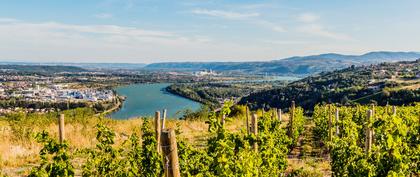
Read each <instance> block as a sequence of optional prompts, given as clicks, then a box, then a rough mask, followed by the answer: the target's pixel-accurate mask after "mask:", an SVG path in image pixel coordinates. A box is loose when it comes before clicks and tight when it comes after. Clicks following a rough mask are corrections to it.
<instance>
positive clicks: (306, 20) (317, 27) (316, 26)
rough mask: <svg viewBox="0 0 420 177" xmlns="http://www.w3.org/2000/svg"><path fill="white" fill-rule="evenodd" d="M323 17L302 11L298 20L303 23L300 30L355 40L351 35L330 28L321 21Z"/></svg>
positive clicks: (327, 36)
mask: <svg viewBox="0 0 420 177" xmlns="http://www.w3.org/2000/svg"><path fill="white" fill-rule="evenodd" d="M320 19H321V17H320V16H319V15H317V14H313V13H302V14H300V15H298V16H297V20H298V21H299V22H301V23H303V24H302V25H300V26H299V27H298V28H297V30H298V32H302V33H306V34H310V35H314V36H320V37H325V38H329V39H334V40H346V41H350V40H353V39H352V38H351V37H350V36H348V35H345V34H341V33H337V32H333V31H330V30H328V29H327V28H326V27H325V25H323V24H322V23H321V22H320Z"/></svg>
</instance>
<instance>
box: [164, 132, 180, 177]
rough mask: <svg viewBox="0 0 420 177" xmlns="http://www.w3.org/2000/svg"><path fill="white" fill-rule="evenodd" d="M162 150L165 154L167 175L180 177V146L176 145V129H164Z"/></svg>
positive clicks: (167, 176) (166, 176)
mask: <svg viewBox="0 0 420 177" xmlns="http://www.w3.org/2000/svg"><path fill="white" fill-rule="evenodd" d="M162 150H163V154H164V156H163V157H164V159H163V160H164V167H163V168H164V172H165V177H180V176H181V173H180V168H179V159H178V147H177V145H176V134H175V130H174V129H165V130H163V131H162Z"/></svg>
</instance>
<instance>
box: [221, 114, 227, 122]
mask: <svg viewBox="0 0 420 177" xmlns="http://www.w3.org/2000/svg"><path fill="white" fill-rule="evenodd" d="M222 114H223V115H222V125H225V121H226V115H225V114H224V113H222Z"/></svg>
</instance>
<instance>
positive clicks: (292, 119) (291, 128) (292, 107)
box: [289, 101, 296, 137]
mask: <svg viewBox="0 0 420 177" xmlns="http://www.w3.org/2000/svg"><path fill="white" fill-rule="evenodd" d="M295 107H296V105H295V101H292V106H291V107H290V130H289V137H292V135H293V130H294V126H293V124H294V122H293V121H294V119H295Z"/></svg>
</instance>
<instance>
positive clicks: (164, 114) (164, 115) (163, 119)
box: [161, 109, 167, 130]
mask: <svg viewBox="0 0 420 177" xmlns="http://www.w3.org/2000/svg"><path fill="white" fill-rule="evenodd" d="M166 113H167V110H166V109H164V110H163V115H162V128H161V130H163V129H165V121H166Z"/></svg>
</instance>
